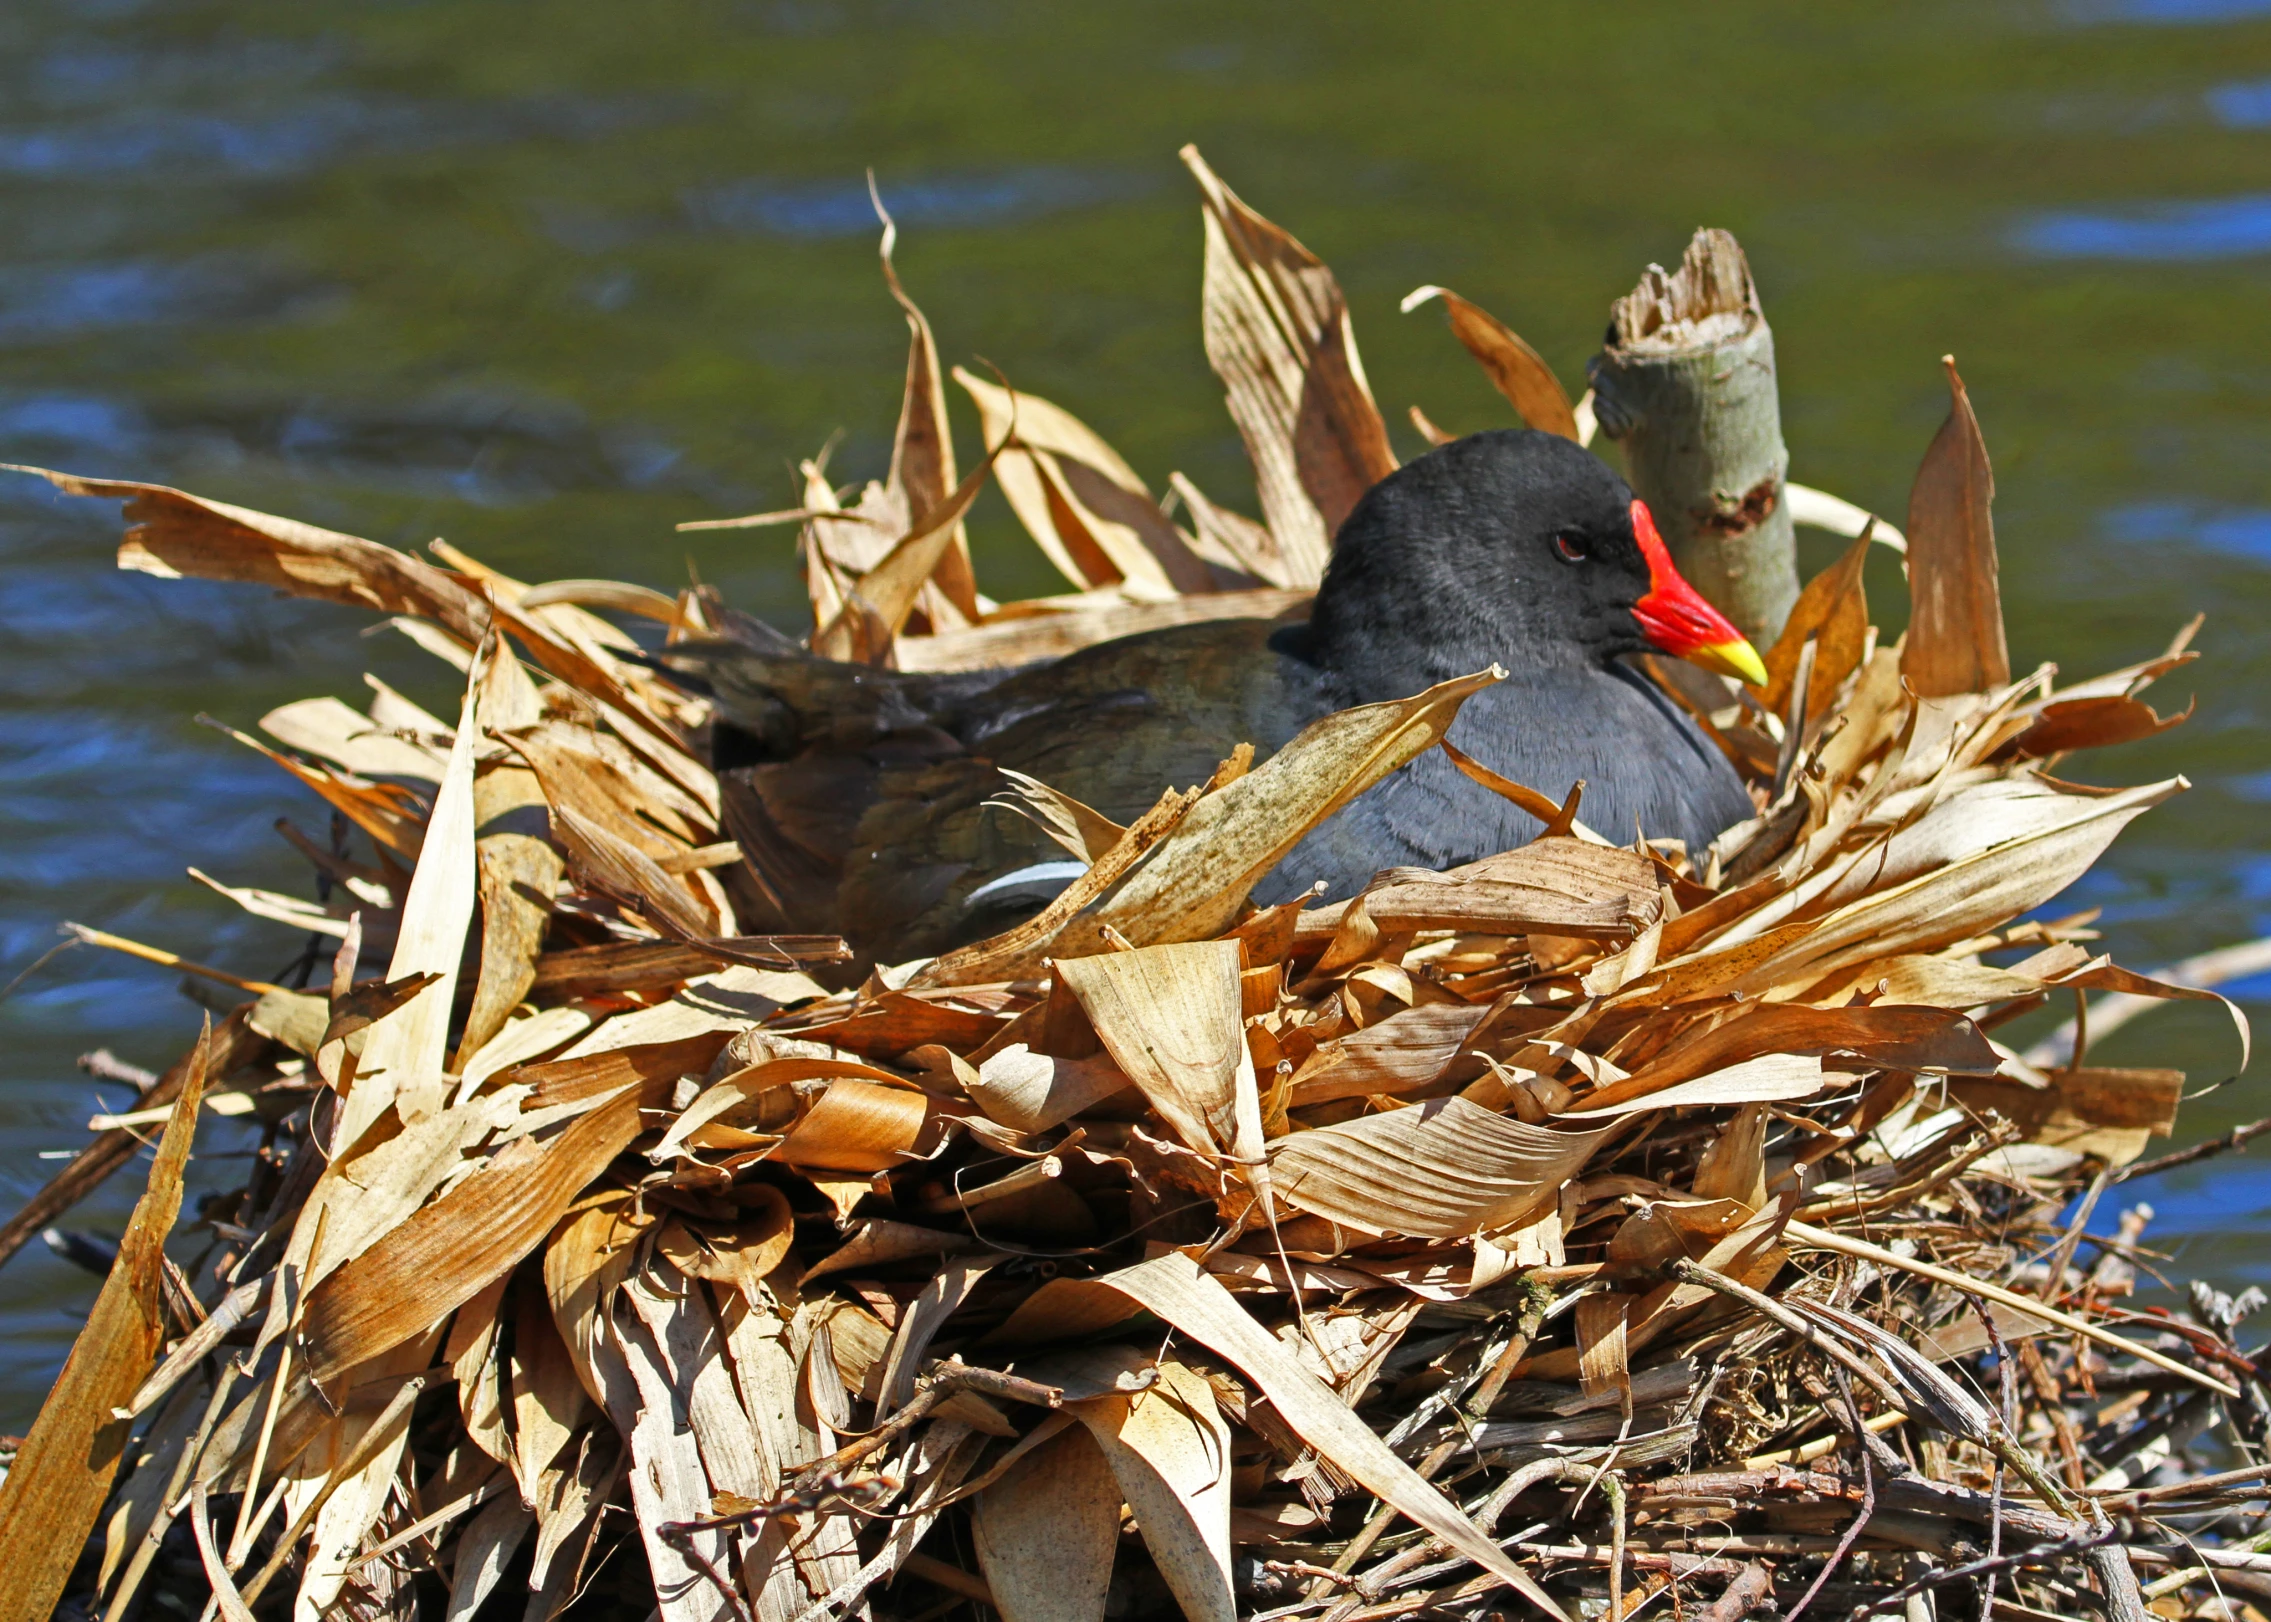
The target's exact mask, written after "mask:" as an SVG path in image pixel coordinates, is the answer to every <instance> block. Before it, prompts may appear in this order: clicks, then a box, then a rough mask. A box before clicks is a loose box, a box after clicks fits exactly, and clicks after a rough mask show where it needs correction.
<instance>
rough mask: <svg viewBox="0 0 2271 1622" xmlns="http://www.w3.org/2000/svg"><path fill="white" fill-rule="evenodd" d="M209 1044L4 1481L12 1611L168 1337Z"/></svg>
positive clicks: (74, 1550)
mask: <svg viewBox="0 0 2271 1622" xmlns="http://www.w3.org/2000/svg"><path fill="white" fill-rule="evenodd" d="M59 482H60V481H59ZM212 1052H213V1035H212V1029H211V1025H210V1023H209V1022H208V1025H207V1028H206V1030H205V1033H204V1034H203V1036H202V1037H201V1038H200V1039H199V1042H198V1049H197V1057H196V1058H195V1059H194V1060H193V1061H192V1064H191V1068H190V1070H189V1073H188V1075H187V1076H186V1078H185V1079H184V1080H183V1082H182V1087H181V1096H180V1100H179V1102H178V1103H177V1104H176V1106H175V1108H174V1112H173V1115H172V1117H171V1118H170V1119H169V1120H168V1121H167V1122H166V1131H165V1136H164V1137H163V1138H162V1139H160V1140H159V1143H158V1155H157V1159H156V1160H154V1161H153V1162H151V1165H150V1181H149V1184H148V1186H147V1187H146V1188H144V1190H143V1191H142V1197H141V1199H140V1200H138V1201H136V1202H135V1206H134V1215H133V1216H132V1217H131V1218H130V1219H129V1220H128V1222H127V1225H126V1232H125V1234H124V1235H123V1236H122V1237H121V1238H120V1240H119V1245H118V1257H117V1260H115V1261H114V1262H112V1264H111V1269H110V1274H109V1276H108V1277H106V1278H105V1279H104V1280H103V1286H102V1289H101V1291H100V1292H98V1293H97V1295H96V1296H95V1305H94V1310H93V1311H92V1312H90V1313H89V1314H88V1315H87V1323H86V1327H85V1328H83V1329H81V1330H80V1331H79V1336H78V1338H77V1339H76V1340H74V1341H73V1342H72V1343H71V1355H70V1356H69V1357H67V1358H66V1359H65V1360H64V1363H63V1372H62V1373H61V1374H59V1375H57V1376H56V1379H55V1385H54V1387H53V1388H52V1389H51V1390H50V1391H49V1392H48V1394H47V1400H46V1401H45V1402H43V1403H42V1404H41V1405H40V1410H39V1417H38V1418H37V1419H35V1420H34V1421H32V1428H31V1434H30V1435H28V1436H26V1437H25V1438H24V1440H23V1443H22V1445H21V1446H20V1447H18V1448H17V1450H16V1456H15V1458H14V1459H13V1460H11V1461H10V1463H9V1467H8V1475H7V1479H6V1480H5V1481H0V1562H5V1565H4V1567H0V1569H5V1570H6V1571H7V1573H8V1582H7V1586H6V1595H7V1598H6V1602H5V1605H4V1607H0V1615H5V1616H7V1617H8V1618H9V1619H10V1622H17V1619H21V1622H44V1619H45V1618H46V1617H47V1616H48V1615H49V1613H50V1612H52V1611H53V1610H54V1609H55V1602H56V1601H57V1600H58V1599H59V1598H61V1596H62V1593H63V1585H64V1584H65V1582H67V1581H68V1580H69V1578H70V1576H71V1568H72V1567H73V1566H74V1565H76V1564H77V1563H78V1559H79V1553H80V1551H81V1550H82V1549H83V1548H84V1547H85V1546H86V1542H87V1534H88V1533H89V1532H91V1531H92V1530H93V1529H94V1525H95V1517H96V1516H97V1515H98V1514H100V1513H101V1510H102V1505H103V1500H104V1499H105V1498H107V1497H108V1496H109V1495H110V1483H111V1478H112V1476H114V1475H115V1474H116V1473H117V1471H118V1464H119V1460H120V1459H121V1458H123V1457H124V1455H125V1452H126V1443H127V1440H128V1437H129V1436H130V1434H131V1433H132V1431H133V1428H134V1422H133V1421H132V1420H131V1419H122V1418H116V1417H113V1416H114V1413H115V1411H116V1410H118V1409H120V1408H122V1407H124V1405H125V1404H126V1403H127V1402H129V1401H130V1400H132V1398H133V1396H134V1389H135V1387H137V1386H139V1385H140V1384H141V1383H142V1379H143V1377H144V1376H145V1375H147V1374H148V1373H149V1372H150V1368H151V1365H152V1364H153V1363H155V1362H156V1361H157V1356H158V1352H159V1350H160V1348H161V1347H162V1346H163V1345H164V1344H165V1335H166V1313H165V1307H164V1305H163V1301H162V1297H161V1293H160V1292H161V1286H162V1278H163V1274H164V1270H165V1265H166V1262H165V1245H166V1238H167V1236H168V1235H169V1234H171V1233H172V1232H173V1225H174V1218H175V1217H176V1216H178V1215H179V1214H180V1212H181V1179H182V1170H183V1168H184V1167H185V1166H187V1165H188V1163H189V1146H190V1141H191V1139H192V1138H193V1137H194V1136H195V1134H196V1131H197V1112H198V1105H199V1103H200V1102H202V1101H203V1099H204V1096H205V1080H206V1069H207V1062H208V1060H209V1058H210V1055H211V1054H212Z"/></svg>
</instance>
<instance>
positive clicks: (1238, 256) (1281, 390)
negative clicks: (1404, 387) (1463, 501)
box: [1182, 146, 1396, 586]
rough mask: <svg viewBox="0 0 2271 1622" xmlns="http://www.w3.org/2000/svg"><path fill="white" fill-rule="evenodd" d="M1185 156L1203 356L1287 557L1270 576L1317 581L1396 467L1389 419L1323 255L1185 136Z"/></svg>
mask: <svg viewBox="0 0 2271 1622" xmlns="http://www.w3.org/2000/svg"><path fill="white" fill-rule="evenodd" d="M1182 158H1183V162H1184V163H1185V164H1186V165H1187V166H1188V167H1189V169H1190V171H1191V173H1192V174H1193V175H1194V176H1195V177H1197V180H1198V183H1199V190H1200V193H1201V194H1202V196H1203V198H1204V210H1203V215H1202V217H1203V219H1204V222H1205V225H1206V274H1205V287H1204V291H1203V292H1202V294H1201V299H1202V306H1201V316H1200V327H1201V330H1202V331H1203V333H1204V335H1205V338H1206V355H1207V360H1208V361H1209V363H1211V364H1212V365H1213V367H1214V370H1215V375H1216V376H1217V377H1220V378H1221V379H1222V383H1223V387H1224V389H1225V390H1226V391H1227V393H1228V401H1229V406H1230V416H1231V420H1232V421H1234V422H1236V423H1237V424H1238V432H1239V433H1240V435H1241V436H1243V438H1244V439H1245V441H1246V454H1247V456H1248V457H1250V458H1251V459H1252V461H1253V464H1254V479H1255V483H1256V484H1257V485H1258V486H1259V488H1260V492H1261V498H1262V515H1263V517H1264V518H1265V519H1266V520H1267V521H1268V524H1269V529H1270V534H1271V536H1272V537H1273V538H1274V539H1275V541H1276V544H1277V547H1278V550H1279V553H1280V555H1281V556H1282V557H1283V559H1284V564H1283V566H1282V572H1281V573H1280V574H1277V575H1273V576H1269V577H1268V578H1270V579H1271V581H1272V583H1273V584H1277V585H1287V586H1295V585H1311V586H1313V585H1315V584H1316V583H1317V581H1318V580H1319V579H1320V578H1322V577H1323V574H1324V570H1325V558H1326V555H1327V553H1328V552H1329V551H1330V550H1331V545H1332V537H1333V532H1334V531H1335V530H1337V529H1339V528H1340V524H1341V520H1342V519H1344V518H1346V517H1347V516H1348V513H1349V509H1350V508H1352V507H1354V506H1355V505H1356V502H1357V498H1358V497H1360V496H1362V495H1363V494H1364V492H1365V491H1366V490H1368V489H1370V488H1371V487H1372V486H1373V485H1374V484H1377V483H1378V482H1379V481H1380V480H1382V479H1384V478H1386V477H1387V476H1388V475H1389V474H1390V473H1393V472H1394V471H1395V470H1396V456H1395V452H1394V451H1392V450H1391V449H1389V446H1388V430H1387V425H1386V424H1385V423H1383V422H1382V421H1381V420H1380V408H1379V407H1378V406H1377V405H1375V404H1374V403H1373V400H1372V387H1371V385H1370V384H1369V383H1367V382H1366V381H1365V378H1364V363H1363V362H1362V361H1361V360H1359V359H1358V358H1357V353H1356V335H1355V333H1354V332H1353V331H1352V330H1351V329H1350V327H1349V321H1348V304H1347V301H1346V300H1344V299H1343V298H1342V297H1341V290H1340V284H1339V283H1338V282H1336V281H1334V280H1333V273H1332V272H1331V271H1330V270H1328V269H1327V268H1326V267H1325V263H1324V261H1323V260H1321V259H1319V258H1318V257H1317V256H1316V255H1315V254H1313V253H1311V252H1310V251H1309V250H1308V249H1307V248H1304V247H1303V246H1302V245H1301V244H1300V243H1298V242H1296V241H1294V239H1293V238H1292V237H1291V236H1289V235H1288V234H1287V233H1286V232H1284V231H1282V230H1280V229H1279V228H1278V227H1276V226H1275V225H1272V224H1271V223H1270V222H1269V221H1268V220H1265V219H1263V218H1262V217H1261V215H1259V214H1257V213H1255V212H1254V211H1253V210H1252V209H1250V208H1248V207H1247V206H1246V205H1245V204H1244V203H1242V202H1240V201H1239V200H1238V198H1237V196H1236V195H1235V194H1234V193H1232V191H1231V190H1230V188H1229V187H1228V186H1225V185H1224V184H1223V183H1222V181H1221V179H1220V177H1218V176H1217V175H1216V174H1215V172H1214V171H1213V170H1212V169H1210V168H1208V167H1207V164H1206V160H1205V159H1204V158H1201V157H1200V156H1199V151H1198V148H1197V147H1195V146H1186V147H1185V148H1183V151H1182Z"/></svg>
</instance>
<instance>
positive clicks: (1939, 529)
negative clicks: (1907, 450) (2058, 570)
mask: <svg viewBox="0 0 2271 1622" xmlns="http://www.w3.org/2000/svg"><path fill="white" fill-rule="evenodd" d="M1940 364H1941V365H1943V366H1945V367H1946V368H1947V371H1948V393H1949V395H1950V396H1951V397H1952V404H1951V405H1950V407H1949V410H1948V420H1947V421H1946V422H1944V423H1942V424H1941V425H1940V431H1939V433H1937V434H1936V435H1934V436H1933V439H1932V444H1931V446H1930V448H1929V449H1927V450H1926V451H1925V453H1924V465H1923V466H1922V467H1920V468H1918V469H1917V470H1916V483H1915V485H1914V487H1913V488H1911V489H1910V491H1909V493H1908V586H1909V595H1910V597H1911V598H1912V599H1913V603H1914V606H1913V607H1912V608H1911V610H1910V612H1909V623H1908V636H1907V638H1906V639H1905V640H1904V641H1903V642H1902V644H1901V656H1900V673H1901V675H1902V676H1904V677H1905V678H1907V681H1908V685H1909V686H1910V687H1911V688H1913V689H1914V690H1915V691H1916V693H1917V694H1918V696H1920V697H1923V698H1947V697H1951V696H1953V695H1955V694H1957V693H1984V692H1986V691H1988V690H1989V689H1991V688H1995V687H2000V686H2002V685H2003V684H2004V683H2005V682H2007V681H2009V680H2010V679H2011V656H2010V653H2009V652H2008V650H2007V649H2006V648H2005V647H2004V643H2003V599H2002V592H2001V587H2000V585H1999V583H1998V579H1997V574H1998V571H1997V567H1996V561H1995V520H1994V515H1993V512H1992V510H1991V509H1992V508H1993V506H1994V502H1995V475H1994V473H1993V471H1992V470H1991V469H1990V468H1989V467H1988V465H1987V443H1986V441H1985V440H1983V439H1982V438H1981V437H1980V433H1979V419H1978V418H1977V417H1975V416H1973V415H1972V411H1971V396H1970V395H1969V394H1967V393H1966V392H1965V391H1964V386H1963V379H1962V378H1960V377H1958V376H1957V375H1956V362H1955V357H1954V356H1953V355H1949V356H1944V357H1942V359H1941V362H1940Z"/></svg>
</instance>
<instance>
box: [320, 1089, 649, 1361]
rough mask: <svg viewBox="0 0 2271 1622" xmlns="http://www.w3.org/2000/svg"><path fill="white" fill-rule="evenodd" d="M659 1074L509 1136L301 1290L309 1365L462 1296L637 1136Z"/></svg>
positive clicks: (436, 1312) (372, 1342)
mask: <svg viewBox="0 0 2271 1622" xmlns="http://www.w3.org/2000/svg"><path fill="white" fill-rule="evenodd" d="M668 1085H669V1084H668V1082H667V1081H658V1082H657V1083H655V1084H652V1091H651V1092H649V1093H648V1094H647V1095H646V1096H644V1097H642V1095H641V1091H640V1090H637V1089H626V1090H625V1091H624V1092H623V1094H622V1095H621V1096H620V1097H618V1098H616V1099H614V1100H612V1101H611V1102H609V1103H606V1104H603V1105H601V1106H600V1107H598V1108H597V1109H593V1110H590V1111H588V1112H586V1113H585V1114H582V1115H579V1116H577V1117H576V1118H575V1119H574V1120H573V1121H571V1122H569V1123H568V1126H567V1128H566V1130H565V1131H563V1132H561V1133H560V1135H559V1136H558V1137H556V1138H554V1139H552V1140H551V1141H550V1142H549V1143H542V1144H540V1143H539V1142H538V1141H537V1140H536V1139H534V1138H518V1139H515V1140H514V1141H513V1142H512V1143H510V1144H508V1145H506V1147H505V1148H504V1149H503V1150H502V1151H501V1152H500V1153H498V1154H497V1155H496V1156H495V1157H494V1158H493V1159H492V1160H491V1161H490V1162H489V1164H488V1165H486V1166H484V1167H483V1168H482V1169H481V1170H479V1171H477V1172H474V1173H473V1174H471V1175H470V1176H468V1177H466V1178H465V1179H464V1180H463V1181H462V1182H460V1183H458V1184H457V1185H456V1186H455V1187H454V1188H452V1189H450V1191H449V1192H448V1193H446V1194H444V1195H443V1196H442V1197H441V1198H440V1199H438V1200H435V1201H434V1202H433V1203H432V1204H430V1205H426V1206H424V1207H422V1208H421V1209H419V1210H418V1212H417V1213H416V1214H415V1215H413V1216H411V1217H410V1218H409V1219H408V1220H407V1221H405V1222H403V1223H401V1224H400V1225H399V1226H397V1227H395V1228H393V1229H391V1230H390V1231H388V1232H387V1233H386V1234H385V1235H384V1236H383V1237H381V1238H380V1239H379V1241H378V1242H377V1243H376V1244H374V1245H372V1246H371V1247H370V1249H368V1250H366V1251H364V1252H363V1253H362V1254H361V1255H360V1256H357V1257H356V1258H355V1259H354V1260H353V1261H350V1262H348V1263H347V1264H346V1265H345V1266H343V1267H341V1268H339V1269H338V1270H337V1271H336V1272H334V1273H332V1274H331V1275H330V1276H329V1277H328V1278H326V1279H324V1280H323V1282H322V1283H320V1284H319V1285H317V1286H316V1288H315V1289H314V1290H313V1291H312V1292H311V1293H310V1295H309V1297H308V1303H307V1313H306V1318H305V1331H304V1337H305V1341H304V1343H305V1348H306V1357H307V1367H308V1371H309V1373H310V1374H311V1375H312V1376H313V1377H314V1378H315V1379H317V1380H330V1379H333V1378H336V1377H337V1376H338V1375H339V1374H341V1373H343V1372H344V1371H345V1370H347V1369H350V1368H353V1367H354V1366H355V1365H356V1364H357V1363H360V1362H363V1361H364V1360H366V1359H368V1358H371V1357H375V1356H377V1355H378V1354H379V1353H381V1352H383V1351H385V1350H387V1349H388V1348H389V1347H392V1346H397V1345H399V1344H401V1343H402V1342H403V1341H404V1340H406V1339H407V1338H409V1337H410V1336H411V1335H414V1334H416V1333H418V1332H419V1331H420V1330H422V1329H424V1328H425V1327H426V1326H427V1325H429V1324H435V1323H439V1322H441V1320H442V1319H443V1318H444V1317H446V1316H447V1315H448V1314H449V1312H450V1310H451V1309H452V1308H454V1307H456V1306H458V1305H459V1304H460V1303H462V1302H464V1301H466V1300H468V1299H470V1298H471V1297H472V1296H473V1295H474V1294H475V1292H477V1291H478V1290H479V1289H480V1288H481V1287H482V1286H483V1285H484V1284H486V1283H488V1281H489V1280H491V1279H493V1278H495V1277H496V1276H497V1275H498V1274H499V1273H501V1272H504V1271H506V1270H507V1269H508V1268H510V1267H512V1266H513V1265H514V1264H515V1263H516V1262H518V1261H519V1260H520V1259H521V1258H522V1257H523V1256H525V1255H527V1254H528V1253H529V1252H530V1251H532V1250H534V1249H535V1248H536V1247H537V1246H538V1245H540V1244H542V1243H543V1242H544V1237H545V1235H546V1234H548V1233H550V1232H551V1231H552V1227H553V1225H554V1224H555V1223H557V1222H558V1221H559V1220H560V1218H561V1216H562V1215H564V1214H565V1213H566V1212H567V1210H568V1208H569V1206H570V1205H571V1204H572V1203H573V1202H574V1200H575V1198H576V1196H577V1195H578V1194H581V1193H582V1192H583V1191H584V1188H585V1187H586V1185H588V1184H589V1183H590V1182H591V1180H592V1179H593V1178H594V1177H596V1176H598V1175H599V1173H600V1172H602V1171H604V1170H606V1168H607V1165H608V1162H610V1161H612V1160H613V1159H614V1158H615V1157H616V1156H617V1155H619V1154H621V1153H622V1152H623V1151H624V1150H625V1149H627V1148H629V1147H630V1145H631V1140H632V1139H633V1138H635V1137H637V1136H638V1132H639V1109H640V1106H641V1105H642V1103H643V1104H646V1105H649V1106H652V1105H654V1104H656V1103H659V1102H661V1101H662V1099H663V1098H665V1097H667V1096H668V1092H667V1088H668Z"/></svg>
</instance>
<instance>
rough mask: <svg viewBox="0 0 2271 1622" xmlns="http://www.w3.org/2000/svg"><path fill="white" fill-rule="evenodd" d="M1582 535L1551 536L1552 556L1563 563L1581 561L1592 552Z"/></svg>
mask: <svg viewBox="0 0 2271 1622" xmlns="http://www.w3.org/2000/svg"><path fill="white" fill-rule="evenodd" d="M1592 550H1593V549H1592V548H1591V547H1589V546H1587V545H1586V544H1585V537H1584V536H1582V535H1556V536H1555V537H1554V538H1553V552H1554V556H1555V557H1557V558H1559V559H1561V561H1562V562H1564V563H1583V562H1584V561H1585V559H1586V558H1587V556H1589V555H1590V554H1591V552H1592Z"/></svg>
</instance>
